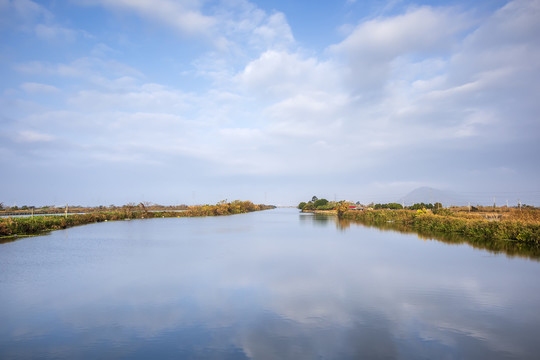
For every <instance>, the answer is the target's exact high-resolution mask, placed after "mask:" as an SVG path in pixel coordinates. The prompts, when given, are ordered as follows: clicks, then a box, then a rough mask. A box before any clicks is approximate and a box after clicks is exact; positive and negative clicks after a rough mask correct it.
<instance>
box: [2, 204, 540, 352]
mask: <svg viewBox="0 0 540 360" xmlns="http://www.w3.org/2000/svg"><path fill="white" fill-rule="evenodd" d="M350 225H351V224H349V226H350ZM336 226H339V225H336V222H335V220H334V219H332V218H328V217H327V218H326V219H322V218H321V217H312V218H310V219H308V218H302V217H300V220H299V219H298V215H297V213H296V212H292V211H288V210H273V211H269V212H265V213H260V214H247V215H241V216H231V217H225V218H207V219H153V220H144V221H130V222H110V223H106V224H95V225H89V226H85V227H79V228H73V229H68V230H67V231H59V232H55V233H52V234H50V235H48V236H43V237H37V238H29V239H25V240H22V241H18V242H14V243H9V244H4V245H2V246H1V247H0V264H1V266H2V272H1V273H0V286H1V288H2V291H1V292H0V302H1V303H2V304H3V306H2V308H0V358H35V357H37V356H41V357H43V358H111V357H129V358H148V357H154V358H173V357H174V358H194V359H208V358H210V359H212V358H215V359H313V358H339V359H357V358H388V359H394V358H402V359H409V358H411V359H417V358H449V359H458V358H491V359H498V358H524V359H526V358H531V359H533V358H535V357H536V355H537V353H538V351H540V345H539V344H538V341H536V339H535V335H536V334H537V333H538V331H539V330H540V325H539V324H540V314H538V312H537V311H536V309H537V306H538V304H539V303H540V285H539V284H538V281H537V279H538V275H540V268H539V264H538V263H536V262H526V261H522V260H520V259H507V258H504V257H500V256H493V257H485V256H484V255H483V254H482V252H478V251H471V248H469V247H463V246H461V247H456V246H447V245H446V244H444V243H440V242H426V243H425V242H422V241H418V239H417V238H416V236H415V235H407V234H400V233H396V232H389V231H384V232H383V231H380V230H378V229H373V228H366V227H361V226H356V225H352V226H350V227H349V228H348V230H347V231H336ZM342 229H343V228H342ZM515 279H520V281H515Z"/></svg>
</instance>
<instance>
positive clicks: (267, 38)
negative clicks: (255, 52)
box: [253, 13, 294, 48]
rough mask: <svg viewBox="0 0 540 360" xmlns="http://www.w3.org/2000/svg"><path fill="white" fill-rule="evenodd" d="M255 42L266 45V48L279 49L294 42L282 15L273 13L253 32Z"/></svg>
mask: <svg viewBox="0 0 540 360" xmlns="http://www.w3.org/2000/svg"><path fill="white" fill-rule="evenodd" d="M253 34H254V35H255V39H254V41H255V42H258V43H260V42H262V43H264V44H266V47H267V48H280V47H282V46H287V45H290V44H292V43H293V42H294V37H293V35H292V32H291V28H290V27H289V24H288V23H287V20H286V19H285V15H283V13H275V14H272V15H270V16H269V17H268V19H267V21H266V22H265V23H264V24H262V25H260V26H258V27H256V28H255V29H254V30H253Z"/></svg>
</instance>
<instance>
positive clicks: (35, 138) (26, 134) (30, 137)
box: [16, 130, 56, 143]
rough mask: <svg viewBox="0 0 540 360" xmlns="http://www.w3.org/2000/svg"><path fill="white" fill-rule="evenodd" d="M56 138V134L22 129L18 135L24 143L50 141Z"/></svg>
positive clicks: (18, 138) (19, 139) (17, 138)
mask: <svg viewBox="0 0 540 360" xmlns="http://www.w3.org/2000/svg"><path fill="white" fill-rule="evenodd" d="M55 139H56V137H55V136H52V135H49V134H45V133H41V132H38V131H32V130H24V131H20V132H19V133H18V134H17V136H16V140H17V141H19V142H23V143H38V142H50V141H54V140H55Z"/></svg>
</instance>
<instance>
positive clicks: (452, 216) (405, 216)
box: [298, 197, 540, 247]
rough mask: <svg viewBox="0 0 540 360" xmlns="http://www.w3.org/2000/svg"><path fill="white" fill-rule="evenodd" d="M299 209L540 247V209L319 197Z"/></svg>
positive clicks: (363, 220)
mask: <svg viewBox="0 0 540 360" xmlns="http://www.w3.org/2000/svg"><path fill="white" fill-rule="evenodd" d="M323 200H324V199H323ZM317 201H319V203H317ZM317 205H319V206H317ZM298 207H299V208H300V209H302V211H315V212H317V211H319V210H324V211H328V210H333V211H334V212H335V213H337V215H338V217H339V218H340V219H344V220H353V221H358V222H361V223H363V224H366V225H374V226H386V227H388V224H391V225H390V226H393V227H395V228H399V230H411V231H415V232H418V233H424V234H425V233H433V234H444V235H461V236H464V237H466V238H468V239H471V240H474V241H514V242H520V243H527V244H530V245H533V246H536V247H540V209H537V208H534V207H524V208H508V207H470V208H469V207H452V208H442V206H441V205H440V204H439V203H436V204H414V205H412V206H411V207H409V208H403V207H402V206H401V204H394V203H392V204H376V205H374V206H373V207H369V208H368V207H355V206H353V205H352V204H350V203H348V202H345V201H341V202H328V201H326V202H324V204H321V203H320V200H319V199H317V198H316V197H313V199H312V201H310V202H308V203H300V204H299V205H298ZM358 209H360V210H358Z"/></svg>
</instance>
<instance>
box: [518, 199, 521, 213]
mask: <svg viewBox="0 0 540 360" xmlns="http://www.w3.org/2000/svg"><path fill="white" fill-rule="evenodd" d="M518 206H519V211H521V200H519V199H518Z"/></svg>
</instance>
